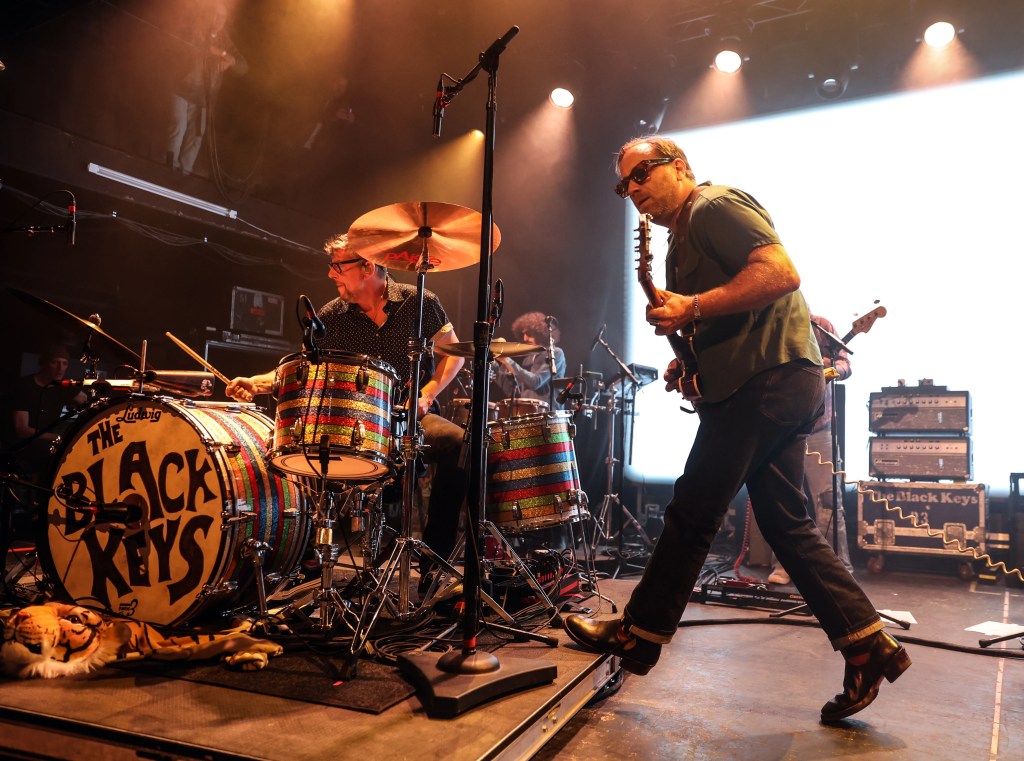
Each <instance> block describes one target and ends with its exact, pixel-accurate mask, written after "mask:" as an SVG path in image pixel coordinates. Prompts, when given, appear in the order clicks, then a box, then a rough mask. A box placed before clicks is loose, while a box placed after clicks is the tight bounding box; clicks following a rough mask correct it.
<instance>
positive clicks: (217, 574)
mask: <svg viewBox="0 0 1024 761" xmlns="http://www.w3.org/2000/svg"><path fill="white" fill-rule="evenodd" d="M269 432H270V420H269V418H267V417H266V416H264V415H262V414H261V413H260V412H258V411H257V410H256V408H255V407H253V406H252V405H240V404H235V403H213V402H193V401H191V400H172V399H167V398H151V397H147V398H134V397H133V398H130V399H123V398H122V399H118V400H115V401H110V402H104V403H99V404H96V405H93V407H91V408H90V409H89V410H87V411H86V412H84V413H82V414H81V415H80V417H79V420H78V425H77V426H76V427H75V428H74V429H72V430H71V431H70V432H69V436H68V437H67V438H66V440H65V441H62V442H61V443H60V444H59V445H58V447H59V449H58V454H57V465H56V470H55V471H54V476H53V481H52V483H53V490H54V495H53V496H52V497H51V498H50V500H49V503H48V505H47V508H46V510H47V515H46V520H45V522H44V525H43V528H42V531H43V532H45V533H44V535H43V536H42V537H41V543H40V558H41V560H42V561H43V566H44V568H46V570H47V573H48V574H49V575H50V578H51V580H52V581H53V583H54V586H55V587H56V588H57V590H58V592H62V593H63V595H64V596H66V597H67V598H69V599H70V600H72V601H75V602H78V603H79V604H81V605H86V606H90V607H98V608H103V609H109V610H112V611H113V612H114V613H117V614H119V615H122V616H129V617H131V618H137V619H140V620H142V621H149V622H151V623H155V624H178V623H181V622H184V621H189V620H192V619H194V618H196V617H198V616H200V615H201V614H203V613H206V612H207V611H210V610H216V611H224V610H227V609H229V607H230V606H232V605H234V604H236V603H239V602H251V601H253V600H255V598H256V596H257V587H256V584H255V582H256V569H255V565H254V563H253V562H252V560H251V559H249V558H246V557H244V556H243V552H242V549H243V547H245V546H247V544H252V543H251V542H250V541H249V540H253V542H260V543H262V544H263V545H265V547H264V549H265V553H264V556H263V572H264V573H265V574H266V573H278V574H288V573H291V572H292V571H294V570H295V569H296V568H297V567H298V565H299V561H300V560H301V559H302V553H303V552H304V550H305V547H306V545H307V543H308V541H309V536H310V523H311V522H310V519H309V514H308V512H307V511H306V510H305V507H304V499H303V496H302V493H301V491H300V490H299V488H298V486H297V485H295V484H293V483H291V482H289V481H285V480H282V479H281V478H279V477H278V476H277V475H275V474H274V473H272V472H271V471H270V470H269V469H268V467H267V460H266V450H265V446H264V442H265V441H266V439H267V435H268V433H269ZM104 504H106V505H111V504H113V505H115V506H116V505H117V504H120V505H121V506H122V509H121V512H118V511H116V509H115V508H113V507H112V508H110V512H109V513H108V514H106V515H105V514H104V511H103V508H102V505H104ZM126 504H127V505H129V506H134V507H135V509H136V510H137V511H138V519H135V518H133V517H131V516H130V515H129V516H125V514H124V507H123V506H124V505H126ZM90 505H99V506H100V507H99V512H98V513H97V514H96V515H92V514H90V512H88V507H89V506H90ZM76 508H77V509H76ZM254 546H259V545H254Z"/></svg>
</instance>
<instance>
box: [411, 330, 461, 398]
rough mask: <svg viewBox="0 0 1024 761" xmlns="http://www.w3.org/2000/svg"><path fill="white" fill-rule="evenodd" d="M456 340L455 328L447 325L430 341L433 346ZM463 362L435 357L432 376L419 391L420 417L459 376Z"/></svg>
mask: <svg viewBox="0 0 1024 761" xmlns="http://www.w3.org/2000/svg"><path fill="white" fill-rule="evenodd" d="M458 340H459V337H458V336H457V335H455V328H453V327H452V324H451V323H447V324H446V325H445V326H444V327H443V328H441V329H440V330H439V331H437V333H436V334H435V335H434V337H433V338H432V339H431V341H433V343H434V345H435V346H439V345H442V344H453V343H457V342H458ZM464 362H465V360H464V359H463V358H462V357H452V356H449V355H447V354H438V355H436V362H435V363H434V374H433V375H431V376H430V380H428V381H427V382H426V383H424V384H423V387H422V388H421V389H420V398H419V404H418V407H419V415H420V417H422V416H423V415H424V413H426V412H427V410H429V409H430V405H431V404H433V403H434V400H435V399H437V397H438V395H439V394H440V393H441V392H442V391H444V390H445V388H446V387H447V386H448V384H449V383H451V382H452V381H453V380H455V376H456V375H458V374H459V370H461V369H462V365H463V363H464Z"/></svg>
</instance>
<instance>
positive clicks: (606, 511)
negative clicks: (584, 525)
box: [590, 392, 654, 578]
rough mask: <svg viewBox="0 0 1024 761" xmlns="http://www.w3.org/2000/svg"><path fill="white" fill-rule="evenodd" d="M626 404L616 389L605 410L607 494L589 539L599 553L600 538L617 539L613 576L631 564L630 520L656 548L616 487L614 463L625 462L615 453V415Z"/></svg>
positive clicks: (609, 397)
mask: <svg viewBox="0 0 1024 761" xmlns="http://www.w3.org/2000/svg"><path fill="white" fill-rule="evenodd" d="M617 398H621V399H622V402H623V407H622V408H621V409H620V408H619V407H617V406H616V400H617ZM630 403H632V402H630ZM625 405H626V399H625V394H620V395H616V394H615V393H614V392H611V393H609V395H608V402H607V406H606V407H605V410H606V412H607V413H608V450H607V454H606V456H605V461H604V462H605V494H604V499H602V500H601V507H600V508H599V509H598V512H597V516H596V517H595V519H594V532H593V535H592V538H591V543H590V546H591V551H592V552H595V553H596V552H597V546H598V544H599V543H600V542H601V541H603V542H604V543H606V544H607V542H609V541H612V540H616V541H617V549H616V551H615V554H616V557H617V560H618V563H617V565H616V568H615V572H614V573H613V574H612V578H616V577H617V576H618V575H619V573H621V572H622V571H623V570H625V569H626V568H628V567H629V562H628V557H627V553H626V550H625V527H626V522H627V521H628V522H629V524H630V525H631V526H633V528H635V529H636V531H637V534H638V535H639V536H640V539H641V540H642V541H643V543H644V544H645V545H646V546H647V548H648V549H653V548H654V540H652V539H651V537H650V536H648V534H647V532H646V531H645V530H644V527H643V526H641V525H640V522H639V521H637V519H636V517H635V516H634V515H633V513H631V512H630V511H629V509H628V508H627V507H626V506H625V505H624V504H623V502H622V500H621V499H620V498H619V495H618V493H617V492H616V491H615V466H616V465H617V464H619V463H621V462H622V461H621V460H620V459H619V458H617V457H616V456H615V438H616V437H615V419H616V415H619V414H622V415H625ZM612 506H614V507H615V508H616V509H617V510H618V515H619V516H620V520H619V527H618V528H617V529H616V528H615V527H614V525H613V520H612V516H613V511H612V509H611V508H612Z"/></svg>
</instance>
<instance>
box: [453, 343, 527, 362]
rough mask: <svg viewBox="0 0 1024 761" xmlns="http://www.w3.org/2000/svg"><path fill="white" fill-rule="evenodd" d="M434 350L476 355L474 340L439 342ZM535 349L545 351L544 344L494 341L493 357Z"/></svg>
mask: <svg viewBox="0 0 1024 761" xmlns="http://www.w3.org/2000/svg"><path fill="white" fill-rule="evenodd" d="M434 351H435V352H437V353H438V354H444V355H446V356H449V357H474V356H476V347H475V346H474V345H473V342H472V341H459V342H458V343H451V344H437V345H435V346H434ZM535 351H544V347H543V346H537V344H527V343H519V342H518V341H492V342H491V358H492V359H498V358H499V357H521V356H522V355H524V354H532V353H533V352H535Z"/></svg>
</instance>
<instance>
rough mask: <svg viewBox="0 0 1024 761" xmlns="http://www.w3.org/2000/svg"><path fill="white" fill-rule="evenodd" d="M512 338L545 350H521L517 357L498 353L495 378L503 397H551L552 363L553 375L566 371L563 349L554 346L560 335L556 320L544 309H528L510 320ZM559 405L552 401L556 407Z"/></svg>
mask: <svg viewBox="0 0 1024 761" xmlns="http://www.w3.org/2000/svg"><path fill="white" fill-rule="evenodd" d="M512 335H513V336H515V340H521V341H522V342H523V343H528V344H534V345H535V346H541V347H543V349H544V351H535V352H531V353H530V354H524V355H522V356H521V357H519V359H518V360H515V359H513V358H512V357H499V358H498V360H497V364H498V366H497V369H496V370H495V374H494V382H495V383H496V384H497V386H498V388H499V389H501V392H502V394H504V396H505V398H506V399H539V400H541V401H544V402H550V401H551V365H552V360H553V364H554V367H555V373H554V377H555V378H561V377H563V376H564V375H565V352H564V351H562V349H561V347H559V346H556V345H555V344H557V343H558V339H559V338H561V335H562V334H561V331H560V330H559V329H558V320H557V319H556V318H554V317H551V316H549V315H545V314H544V313H543V312H527V313H526V314H521V315H519V316H518V317H516V319H515V320H514V321H513V322H512ZM557 407H558V405H557V404H556V405H555V408H556V409H557Z"/></svg>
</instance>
